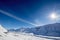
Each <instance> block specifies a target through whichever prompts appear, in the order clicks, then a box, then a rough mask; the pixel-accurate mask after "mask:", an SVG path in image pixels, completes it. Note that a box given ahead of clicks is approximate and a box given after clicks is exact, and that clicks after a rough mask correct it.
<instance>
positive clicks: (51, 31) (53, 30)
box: [9, 23, 60, 37]
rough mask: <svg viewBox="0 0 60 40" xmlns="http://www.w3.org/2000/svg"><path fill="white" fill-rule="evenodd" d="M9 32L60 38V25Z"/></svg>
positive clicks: (11, 30)
mask: <svg viewBox="0 0 60 40" xmlns="http://www.w3.org/2000/svg"><path fill="white" fill-rule="evenodd" d="M9 32H25V33H33V34H34V35H46V36H59V37H60V23H54V24H48V25H44V26H39V27H34V28H19V29H10V30H9Z"/></svg>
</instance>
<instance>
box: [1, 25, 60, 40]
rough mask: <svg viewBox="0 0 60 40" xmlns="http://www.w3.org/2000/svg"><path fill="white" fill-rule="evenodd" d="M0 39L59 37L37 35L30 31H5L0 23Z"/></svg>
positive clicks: (26, 39) (46, 39)
mask: <svg viewBox="0 0 60 40" xmlns="http://www.w3.org/2000/svg"><path fill="white" fill-rule="evenodd" d="M0 40H60V37H48V36H41V35H40V36H39V35H34V34H32V33H17V32H7V30H6V29H5V28H3V27H2V26H1V25H0Z"/></svg>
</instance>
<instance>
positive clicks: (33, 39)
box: [0, 33, 60, 40]
mask: <svg viewBox="0 0 60 40" xmlns="http://www.w3.org/2000/svg"><path fill="white" fill-rule="evenodd" d="M56 38H58V39H55V37H52V38H51V37H49V38H48V37H46V36H44V37H43V36H40V37H38V36H34V35H29V34H22V33H19V34H18V33H8V34H6V35H4V36H2V35H0V40H60V39H59V37H56Z"/></svg>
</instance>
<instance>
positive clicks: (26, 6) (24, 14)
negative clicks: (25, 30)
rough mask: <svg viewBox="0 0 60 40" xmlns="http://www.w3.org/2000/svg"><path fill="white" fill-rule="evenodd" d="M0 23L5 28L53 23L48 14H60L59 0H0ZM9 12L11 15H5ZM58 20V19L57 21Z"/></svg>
mask: <svg viewBox="0 0 60 40" xmlns="http://www.w3.org/2000/svg"><path fill="white" fill-rule="evenodd" d="M0 10H2V12H1V11H0V24H1V25H3V26H4V27H5V28H7V29H10V28H20V27H36V25H37V26H41V25H46V24H51V23H54V22H55V21H51V20H50V18H48V16H49V15H50V14H51V13H52V12H56V13H57V14H58V15H60V1H59V0H0ZM6 13H8V14H11V15H7V14H6ZM58 22H60V21H58Z"/></svg>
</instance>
